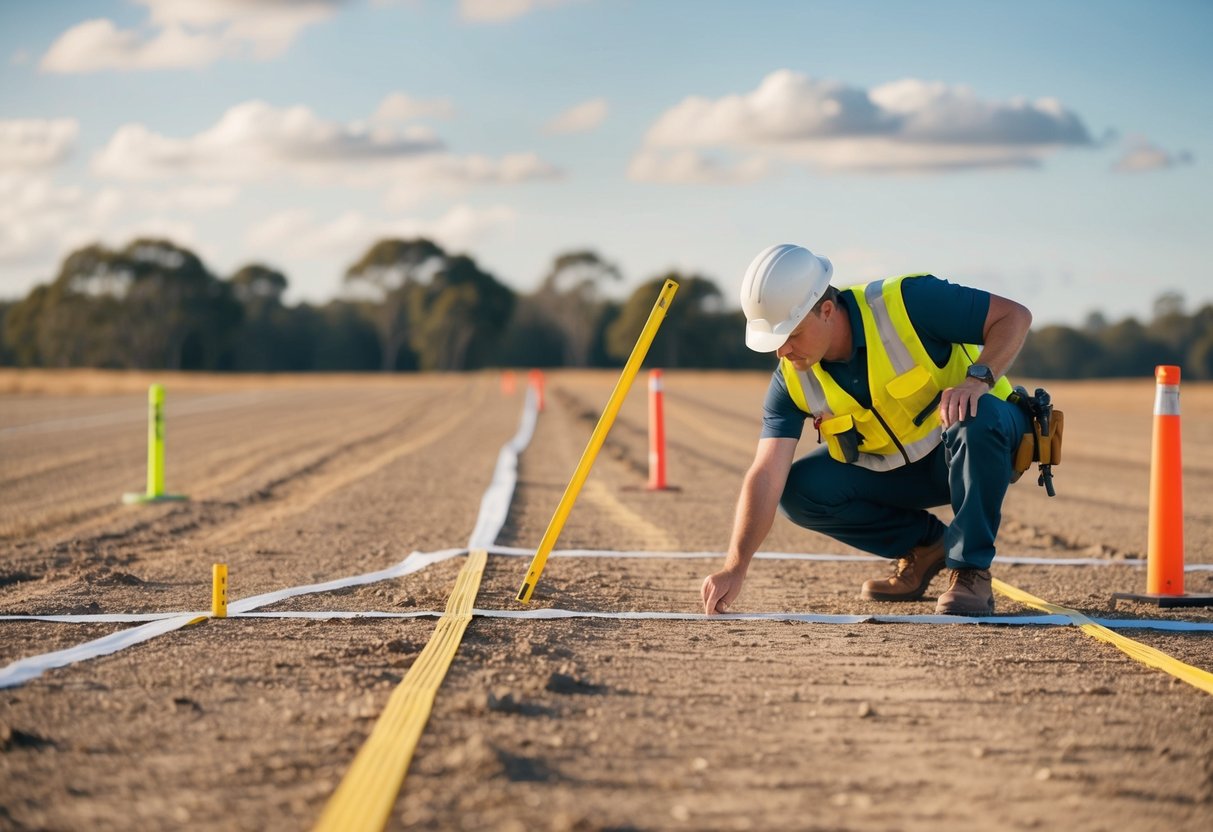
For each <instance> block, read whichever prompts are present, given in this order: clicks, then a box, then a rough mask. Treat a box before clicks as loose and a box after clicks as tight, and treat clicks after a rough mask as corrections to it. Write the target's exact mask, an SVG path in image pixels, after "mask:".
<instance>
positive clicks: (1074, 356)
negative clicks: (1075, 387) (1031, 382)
mask: <svg viewBox="0 0 1213 832" xmlns="http://www.w3.org/2000/svg"><path fill="white" fill-rule="evenodd" d="M1098 352H1099V349H1098V347H1097V346H1096V343H1095V342H1094V341H1093V340H1092V339H1091V337H1090V336H1088V335H1085V334H1083V333H1081V332H1079V331H1077V330H1074V329H1070V328H1069V327H1067V326H1046V327H1042V328H1041V329H1038V330H1035V329H1034V330H1032V331H1031V332H1029V333H1028V338H1027V341H1026V342H1025V343H1024V346H1023V349H1022V350H1021V351H1020V353H1019V357H1018V358H1016V359H1015V366H1014V374H1015V375H1016V376H1021V377H1028V378H1088V377H1090V376H1091V375H1092V374H1093V373H1094V372H1095V371H1097V370H1098V364H1099V361H1098Z"/></svg>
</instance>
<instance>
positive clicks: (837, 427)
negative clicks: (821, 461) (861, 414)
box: [821, 415, 863, 462]
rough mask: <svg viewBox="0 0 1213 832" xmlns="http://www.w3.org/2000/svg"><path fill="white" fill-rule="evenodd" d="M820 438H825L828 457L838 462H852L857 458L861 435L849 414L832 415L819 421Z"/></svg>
mask: <svg viewBox="0 0 1213 832" xmlns="http://www.w3.org/2000/svg"><path fill="white" fill-rule="evenodd" d="M821 438H822V439H824V440H825V442H826V447H827V448H828V449H829V451H830V457H831V458H832V459H836V460H838V461H839V462H854V461H855V460H857V459H859V443H860V442H862V441H863V437H861V436H860V435H859V431H858V429H856V427H855V420H854V419H853V418H851V417H850V416H849V415H843V416H834V417H832V418H830V419H824V420H822V422H821Z"/></svg>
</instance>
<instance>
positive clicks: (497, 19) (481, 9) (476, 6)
mask: <svg viewBox="0 0 1213 832" xmlns="http://www.w3.org/2000/svg"><path fill="white" fill-rule="evenodd" d="M570 2H572V0H459V16H460V17H461V18H462V19H463V20H465V21H467V22H469V23H501V22H503V21H506V20H513V19H514V18H516V17H522V16H523V15H526V14H530V13H531V12H534V11H538V10H539V9H544V8H553V7H555V6H564V5H567V4H568V3H570Z"/></svg>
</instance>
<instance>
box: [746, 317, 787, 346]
mask: <svg viewBox="0 0 1213 832" xmlns="http://www.w3.org/2000/svg"><path fill="white" fill-rule="evenodd" d="M790 334H791V333H788V334H786V335H781V334H779V333H778V332H763V331H762V330H758V329H754V327H752V326H750V325H749V324H746V328H745V345H746V346H747V347H749V348H750V349H752V350H753V351H754V352H775V350H777V349H779V348H780V347H782V346H783V345H784V343H785V342H786V341H787V340H788V335H790Z"/></svg>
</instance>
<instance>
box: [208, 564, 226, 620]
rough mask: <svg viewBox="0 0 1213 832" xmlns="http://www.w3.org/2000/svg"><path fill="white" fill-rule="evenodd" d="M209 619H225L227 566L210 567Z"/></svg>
mask: <svg viewBox="0 0 1213 832" xmlns="http://www.w3.org/2000/svg"><path fill="white" fill-rule="evenodd" d="M211 617H212V618H227V564H226V563H216V564H213V565H212V566H211Z"/></svg>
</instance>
